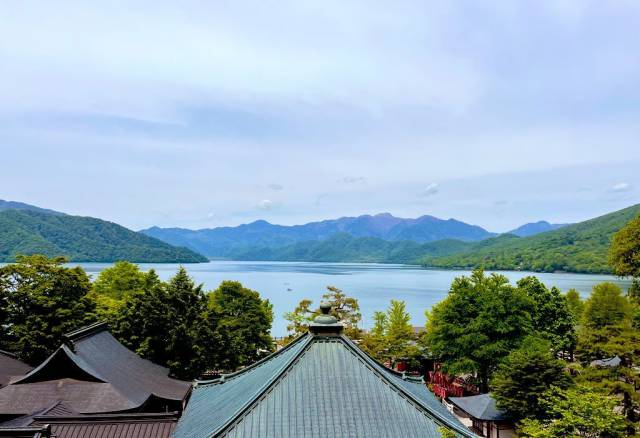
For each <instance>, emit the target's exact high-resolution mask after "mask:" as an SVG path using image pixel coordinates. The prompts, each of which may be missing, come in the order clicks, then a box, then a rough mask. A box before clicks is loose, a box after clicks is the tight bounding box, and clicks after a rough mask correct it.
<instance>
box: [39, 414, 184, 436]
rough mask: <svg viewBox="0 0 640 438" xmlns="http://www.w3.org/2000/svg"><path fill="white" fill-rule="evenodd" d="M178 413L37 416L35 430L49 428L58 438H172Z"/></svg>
mask: <svg viewBox="0 0 640 438" xmlns="http://www.w3.org/2000/svg"><path fill="white" fill-rule="evenodd" d="M177 421H178V416H177V413H175V412H173V413H160V414H111V415H109V414H102V415H78V416H38V417H35V421H34V423H33V425H34V426H43V425H48V426H49V427H51V436H52V437H56V438H96V437H118V438H169V437H170V436H171V433H172V432H173V429H174V428H175V425H176V422H177Z"/></svg>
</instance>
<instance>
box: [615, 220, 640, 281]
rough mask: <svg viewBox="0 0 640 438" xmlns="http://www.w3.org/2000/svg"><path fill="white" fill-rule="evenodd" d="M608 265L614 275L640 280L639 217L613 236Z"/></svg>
mask: <svg viewBox="0 0 640 438" xmlns="http://www.w3.org/2000/svg"><path fill="white" fill-rule="evenodd" d="M609 264H610V265H611V267H612V269H613V273H614V274H616V275H619V276H621V277H627V276H628V277H633V278H635V279H637V278H640V216H638V217H636V218H635V219H633V220H631V221H630V222H629V223H628V224H627V225H625V226H624V227H623V228H622V229H620V231H618V232H617V233H615V234H614V235H613V239H612V241H611V247H610V248H609Z"/></svg>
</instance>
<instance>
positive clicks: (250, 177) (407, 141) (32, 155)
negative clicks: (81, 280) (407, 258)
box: [0, 0, 640, 231]
mask: <svg viewBox="0 0 640 438" xmlns="http://www.w3.org/2000/svg"><path fill="white" fill-rule="evenodd" d="M100 3H102V4H100ZM107 3H108V4H107ZM135 3H136V4H135V5H130V4H128V3H126V2H31V1H21V2H3V3H2V4H1V5H0V60H1V64H0V148H1V155H0V160H1V161H0V198H2V199H10V200H18V201H23V202H29V203H33V204H37V205H40V206H43V207H48V208H54V209H58V210H61V211H65V212H68V213H72V214H81V215H90V216H96V217H101V218H104V219H109V220H113V221H116V222H118V223H121V224H123V225H125V226H128V227H131V228H134V229H139V228H143V227H147V226H151V225H160V226H181V227H197V228H200V227H213V226H219V225H235V224H239V223H244V222H249V221H252V220H255V219H259V218H261V219H267V220H269V221H272V222H276V223H283V224H294V223H303V222H307V221H310V220H317V219H324V218H333V217H338V216H344V215H357V214H363V213H378V212H383V211H388V212H391V213H393V214H395V215H399V216H406V217H415V216H419V215H422V214H431V215H435V216H439V217H444V218H448V217H455V218H457V219H460V220H464V221H467V222H470V223H474V224H478V225H482V226H484V227H485V228H488V229H490V230H492V231H506V230H508V229H510V228H513V227H514V226H517V225H519V224H521V223H524V222H528V221H533V220H539V219H547V220H550V221H554V222H573V221H578V220H582V219H585V218H589V217H592V216H596V215H598V214H602V213H606V212H609V211H612V210H615V209H618V208H622V207H625V206H628V205H631V204H634V203H638V202H640V172H638V169H639V165H640V144H639V143H640V141H639V140H640V123H639V121H640V44H638V43H637V23H638V22H640V2H637V1H631V0H629V1H609V2H602V1H599V2H596V1H590V0H580V1H566V0H565V1H563V0H554V1H536V2H517V1H513V2H508V1H495V2H492V1H486V2H472V1H443V2H429V1H427V2H425V1H397V2H375V1H374V2H372V1H361V2H360V1H349V2H344V1H331V0H323V1H318V2H301V1H292V2H287V1H281V2H265V1H255V2H254V1H233V2H231V1H228V2H227V1H220V2H201V1H198V2H189V1H184V2H179V3H180V4H177V3H175V4H173V5H167V4H161V3H163V2H135Z"/></svg>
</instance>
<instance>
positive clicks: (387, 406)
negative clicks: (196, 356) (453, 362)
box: [174, 334, 474, 438]
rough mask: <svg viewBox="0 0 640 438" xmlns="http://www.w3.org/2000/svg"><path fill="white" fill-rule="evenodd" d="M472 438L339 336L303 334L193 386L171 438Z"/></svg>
mask: <svg viewBox="0 0 640 438" xmlns="http://www.w3.org/2000/svg"><path fill="white" fill-rule="evenodd" d="M440 426H445V427H447V428H449V429H452V430H454V431H455V432H456V433H457V434H458V435H461V436H466V437H472V436H474V435H473V434H472V433H471V432H469V431H468V430H467V429H466V428H465V427H464V426H463V425H462V424H460V423H459V422H458V421H457V420H456V419H455V417H453V415H451V414H450V413H449V412H448V411H447V410H446V409H445V408H444V406H442V404H441V403H440V402H438V400H437V399H436V398H435V396H433V394H431V393H430V392H429V390H428V389H427V388H426V386H425V385H424V384H423V383H420V382H412V381H409V380H405V379H403V378H402V375H401V374H398V373H395V372H393V371H391V370H388V369H387V368H385V367H383V366H382V365H380V364H378V363H377V362H376V361H374V360H373V359H371V358H370V357H369V356H367V355H366V354H365V353H364V352H362V351H361V350H360V349H359V348H358V347H357V346H356V345H355V344H354V343H353V342H351V341H350V340H349V339H348V338H346V337H344V336H330V335H329V336H320V335H314V334H307V335H304V336H302V337H300V338H299V339H297V340H296V341H295V342H293V343H292V344H290V345H289V346H287V347H286V348H284V349H282V350H280V351H279V352H277V353H274V354H273V355H271V356H270V357H268V358H266V359H265V360H263V361H262V362H259V363H257V364H256V365H254V366H252V367H250V368H247V369H245V370H243V371H241V372H238V373H235V374H232V375H227V376H223V377H222V378H220V379H218V380H214V381H208V382H198V384H197V385H196V387H195V389H194V391H193V393H192V395H191V399H190V401H189V405H188V406H187V408H186V410H185V412H184V415H183V417H182V418H181V419H180V421H179V423H178V426H177V427H176V430H175V432H174V437H175V438H186V437H189V438H199V437H211V436H232V437H236V436H237V437H240V436H251V437H305V436H313V437H328V436H367V437H381V436H402V437H403V438H410V437H418V436H420V437H438V436H440V433H439V431H438V428H439V427H440Z"/></svg>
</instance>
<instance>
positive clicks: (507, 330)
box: [423, 269, 534, 390]
mask: <svg viewBox="0 0 640 438" xmlns="http://www.w3.org/2000/svg"><path fill="white" fill-rule="evenodd" d="M533 311H534V303H533V301H532V300H531V299H530V298H529V297H528V296H527V294H526V293H525V292H524V291H523V290H521V289H519V288H515V287H513V286H511V285H510V284H509V281H508V279H507V278H506V277H505V276H503V275H498V274H492V275H489V276H486V275H485V274H484V272H483V271H482V270H480V269H477V270H475V271H473V273H472V274H471V276H469V277H466V276H462V277H458V278H456V279H455V280H454V281H453V284H452V285H451V289H450V291H449V294H448V296H447V297H446V298H445V299H444V300H443V301H441V302H440V303H438V304H436V305H435V306H434V307H433V309H432V310H431V312H427V331H426V333H425V335H424V336H423V341H424V343H425V346H426V347H427V348H428V349H429V350H430V352H431V354H433V355H434V356H435V357H437V358H439V359H440V360H441V361H442V362H443V365H444V369H445V371H446V372H450V373H454V374H456V373H478V376H479V378H480V381H481V382H480V383H481V386H482V389H484V390H486V389H487V387H488V381H489V378H490V377H491V375H492V374H493V371H494V370H495V369H496V367H497V366H498V364H499V363H500V361H501V360H502V358H504V357H505V356H507V355H508V354H509V353H510V352H511V351H512V350H514V349H515V348H517V347H518V346H519V345H520V343H521V342H522V340H523V338H524V337H525V336H527V335H528V334H529V333H530V332H531V331H532V318H531V314H532V312H533Z"/></svg>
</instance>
